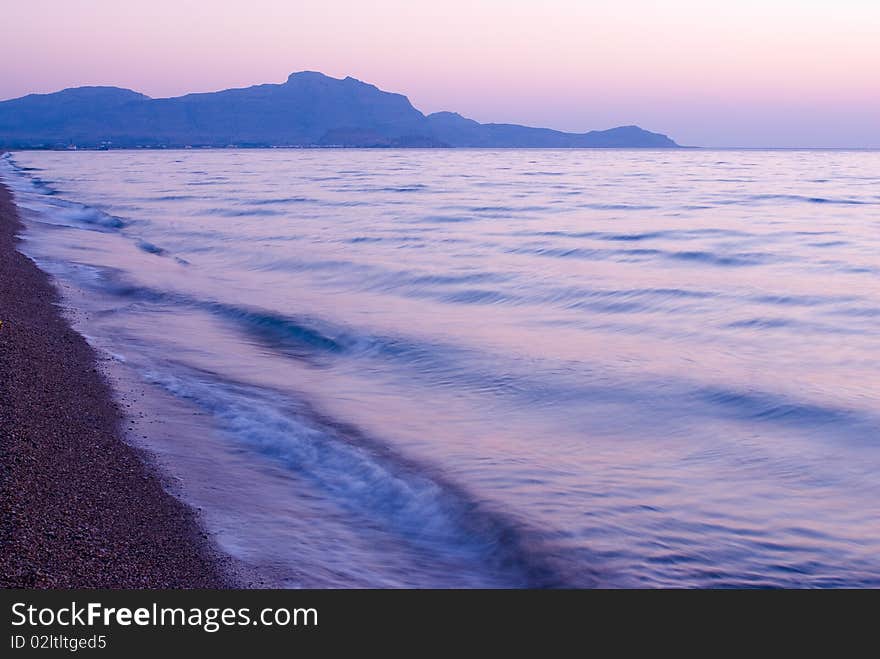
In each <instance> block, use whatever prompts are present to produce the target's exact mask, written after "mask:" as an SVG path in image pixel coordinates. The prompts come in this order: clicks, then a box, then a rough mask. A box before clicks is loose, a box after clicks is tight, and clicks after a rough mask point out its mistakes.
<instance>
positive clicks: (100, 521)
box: [0, 184, 230, 588]
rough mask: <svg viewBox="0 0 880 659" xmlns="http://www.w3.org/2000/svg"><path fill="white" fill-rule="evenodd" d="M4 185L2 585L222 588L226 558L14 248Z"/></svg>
mask: <svg viewBox="0 0 880 659" xmlns="http://www.w3.org/2000/svg"><path fill="white" fill-rule="evenodd" d="M21 228H22V227H21V223H20V220H19V218H18V215H17V212H16V209H15V206H14V203H13V200H12V197H11V195H10V192H9V190H8V189H7V188H6V187H4V186H3V185H2V184H0V321H2V326H0V587H4V588H16V587H21V588H217V587H224V586H227V585H230V581H229V579H228V578H227V577H226V576H225V575H226V569H225V565H224V560H223V558H222V557H220V556H219V555H218V554H217V553H216V552H215V551H214V550H213V549H212V547H211V545H210V543H209V542H208V541H207V540H206V538H205V535H204V534H203V533H202V531H201V529H200V528H199V525H198V522H197V519H196V518H195V515H194V513H193V512H192V511H191V510H190V509H189V508H187V507H186V506H185V505H183V504H182V503H181V502H179V501H178V500H177V499H175V498H174V497H173V496H171V495H170V494H168V493H167V492H166V491H165V489H164V488H163V486H162V481H161V477H160V476H159V474H158V473H157V472H156V471H155V469H154V468H153V467H151V466H150V463H149V460H148V459H147V456H145V455H143V454H142V453H141V452H140V451H139V450H138V449H136V448H134V447H132V446H130V445H129V444H127V443H125V441H124V440H123V430H122V423H123V421H124V415H123V412H122V410H121V409H120V406H119V405H118V403H117V402H116V401H115V400H114V398H113V393H112V391H111V388H110V386H109V384H108V383H107V381H106V379H105V378H104V376H103V375H102V374H101V372H100V370H99V369H98V365H97V360H96V354H95V352H94V351H93V350H92V348H91V347H89V345H88V344H87V343H86V341H85V339H84V338H83V337H82V336H81V335H79V334H78V333H77V332H75V331H74V330H73V329H72V328H71V326H70V324H69V322H68V321H67V320H66V319H65V318H64V317H63V315H62V313H61V309H60V307H59V306H58V303H59V296H58V293H57V292H56V290H55V289H54V287H53V285H52V283H51V282H50V280H49V278H48V277H47V275H46V274H45V273H43V272H42V271H41V270H39V269H38V268H37V266H36V265H35V264H34V263H33V261H31V260H30V259H29V258H27V257H25V256H24V255H22V254H21V253H20V252H18V251H17V250H16V243H17V238H16V234H17V233H18V232H19V231H20V230H21Z"/></svg>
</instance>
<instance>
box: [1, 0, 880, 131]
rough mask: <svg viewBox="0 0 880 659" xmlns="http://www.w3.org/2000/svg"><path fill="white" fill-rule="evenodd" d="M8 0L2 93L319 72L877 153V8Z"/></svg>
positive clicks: (159, 86)
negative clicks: (867, 148) (18, 0)
mask: <svg viewBox="0 0 880 659" xmlns="http://www.w3.org/2000/svg"><path fill="white" fill-rule="evenodd" d="M8 4H9V6H6V7H4V9H3V17H4V23H5V24H6V25H7V26H9V27H8V28H7V29H6V30H4V34H3V37H2V41H0V50H2V56H3V62H4V67H3V70H2V72H0V98H13V97H16V96H21V95H24V94H27V93H30V92H49V91H55V90H58V89H61V88H64V87H70V86H78V85H85V84H107V85H118V86H121V87H128V88H132V89H136V90H138V91H142V92H144V93H146V94H149V95H150V96H172V95H178V94H183V93H186V92H190V91H211V90H216V89H222V88H227V87H238V86H248V85H251V84H257V83H263V82H282V81H283V80H284V79H285V78H286V77H287V75H288V74H289V73H291V72H292V71H299V70H304V69H311V70H318V71H323V72H324V73H327V74H328V75H333V76H336V77H344V76H346V75H351V76H354V77H356V78H359V79H361V80H365V81H367V82H372V83H374V84H376V85H378V86H379V87H381V88H383V89H387V90H389V91H397V92H401V93H404V94H406V95H407V96H409V98H410V100H411V101H412V102H413V104H414V105H415V106H416V107H417V108H419V109H420V110H422V111H424V112H426V113H427V112H434V111H437V110H455V111H458V112H461V113H462V114H464V115H466V116H470V117H472V118H474V119H477V120H479V121H508V122H516V123H523V124H528V125H539V126H548V127H552V128H559V129H563V130H572V131H585V130H590V129H599V128H609V127H611V126H615V125H621V124H631V123H635V124H638V125H640V126H642V127H644V128H648V129H650V130H656V131H659V132H664V133H667V134H668V135H670V136H671V137H673V138H674V139H676V140H677V141H678V142H680V143H682V144H694V145H705V146H841V147H880V1H878V0H834V1H831V0H822V1H820V0H799V1H796V0H764V1H761V2H759V1H757V0H738V1H736V2H734V1H727V2H714V1H713V0H702V1H699V0H666V1H660V0H655V1H650V0H615V1H614V2H607V1H606V2H594V1H591V0H542V1H540V2H539V1H534V0H468V1H464V0H447V1H445V2H419V1H417V0H410V1H404V0H371V1H370V2H360V1H355V0H348V1H346V0H320V1H318V0H299V1H297V0H247V1H242V0H211V1H204V0H126V1H125V2H121V1H119V0H76V1H68V0H27V1H26V2H18V3H8Z"/></svg>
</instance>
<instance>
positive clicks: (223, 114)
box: [0, 71, 678, 149]
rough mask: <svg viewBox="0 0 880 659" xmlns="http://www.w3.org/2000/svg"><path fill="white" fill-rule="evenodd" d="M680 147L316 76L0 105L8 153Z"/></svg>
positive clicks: (88, 92)
mask: <svg viewBox="0 0 880 659" xmlns="http://www.w3.org/2000/svg"><path fill="white" fill-rule="evenodd" d="M233 146H235V147H253V148H259V147H334V146H338V147H422V148H424V147H484V148H530V147H533V148H677V147H678V145H677V144H676V143H675V142H674V141H673V140H671V139H670V138H669V137H667V136H666V135H662V134H660V133H652V132H650V131H647V130H644V129H642V128H639V127H638V126H620V127H618V128H611V129H609V130H594V131H590V132H587V133H565V132H562V131H557V130H551V129H549V128H531V127H528V126H519V125H516V124H495V123H488V124H481V123H478V122H476V121H474V120H472V119H467V118H465V117H462V116H461V115H459V114H457V113H454V112H437V113H434V114H429V115H427V116H426V115H424V114H422V113H421V112H419V111H418V110H417V109H416V108H414V107H413V106H412V104H411V103H410V102H409V99H408V98H407V97H406V96H403V95H401V94H394V93H390V92H386V91H382V90H381V89H379V88H378V87H376V86H374V85H370V84H367V83H365V82H361V81H360V80H355V79H354V78H350V77H349V78H345V79H338V78H331V77H329V76H326V75H324V74H322V73H317V72H314V71H302V72H299V73H293V74H291V75H290V77H289V78H288V79H287V81H286V82H284V83H282V84H265V85H256V86H253V87H247V88H243V89H226V90H223V91H218V92H212V93H203V94H187V95H185V96H179V97H176V98H155V99H154V98H150V97H149V96H145V95H144V94H139V93H137V92H134V91H131V90H129V89H121V88H119V87H76V88H71V89H65V90H63V91H59V92H55V93H53V94H30V95H28V96H23V97H21V98H17V99H12V100H8V101H2V102H0V148H6V149H65V148H85V149H101V148H104V149H107V148H185V147H194V148H198V147H215V148H216V147H233Z"/></svg>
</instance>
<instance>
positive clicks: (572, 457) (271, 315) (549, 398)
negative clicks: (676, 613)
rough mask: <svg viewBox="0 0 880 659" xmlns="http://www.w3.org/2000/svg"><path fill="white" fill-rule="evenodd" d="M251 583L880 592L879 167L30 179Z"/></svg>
mask: <svg viewBox="0 0 880 659" xmlns="http://www.w3.org/2000/svg"><path fill="white" fill-rule="evenodd" d="M0 172H2V176H3V177H4V179H5V180H6V181H7V183H8V184H10V185H11V186H12V187H13V189H14V191H15V193H16V198H17V201H18V203H19V204H20V206H21V207H22V209H23V211H24V216H25V220H26V224H27V226H28V229H27V233H26V242H25V244H24V249H25V251H26V252H27V253H28V254H29V255H31V256H33V257H34V258H35V259H36V260H37V261H38V262H39V263H40V264H41V266H43V267H44V268H45V269H46V270H48V271H49V272H51V273H52V274H53V275H55V276H56V278H57V279H58V281H59V283H60V284H61V285H62V288H63V290H64V292H65V295H66V298H65V299H66V303H67V305H68V306H69V307H70V308H71V313H72V314H73V318H74V320H75V322H76V326H77V327H78V328H79V329H80V330H81V331H82V332H83V333H84V334H86V335H87V336H88V338H89V339H90V340H91V341H92V343H93V344H94V345H96V346H97V347H98V348H99V349H100V350H101V351H102V354H103V355H104V358H105V360H106V364H107V369H108V372H109V373H111V374H112V377H113V379H114V382H115V383H116V386H117V388H118V391H119V393H120V395H121V396H122V397H123V399H124V401H125V403H126V405H130V406H131V407H130V408H129V409H130V411H131V416H132V422H131V427H130V429H129V435H130V437H131V440H132V441H135V442H137V443H139V444H140V445H142V446H145V447H146V448H147V449H148V450H149V451H150V452H151V454H152V455H153V456H154V458H155V460H156V461H157V462H159V463H160V464H161V465H162V467H163V469H165V471H166V473H167V474H168V475H169V488H170V489H171V490H172V491H174V492H175V493H176V494H177V495H178V496H180V497H182V498H183V499H184V500H186V501H187V502H189V503H190V504H191V505H193V506H194V507H195V508H197V509H199V511H200V514H201V517H202V520H203V522H204V524H205V527H206V530H207V531H208V533H210V535H211V536H212V538H213V539H214V540H215V541H216V543H217V544H218V546H219V547H220V548H221V549H222V550H223V551H225V552H227V553H228V554H229V555H231V556H232V557H233V558H234V559H236V561H237V564H238V565H239V567H240V569H241V571H242V573H243V574H245V575H246V577H243V578H246V579H249V580H250V581H249V583H255V584H266V585H280V586H312V587H321V586H380V587H384V586H450V587H470V586H488V587H493V586H499V587H508V586H511V587H516V586H591V585H598V586H636V587H638V586H880V153H878V152H842V151H841V152H828V151H824V152H823V151H692V150H686V151H581V150H573V151H551V150H548V151H544V150H508V151H480V150H433V151H431V150H426V151H419V150H401V151H398V150H266V151H234V150H233V151H167V152H112V151H111V152H92V153H66V152H65V153H54V152H43V153H37V152H33V153H18V154H15V155H14V156H13V157H12V158H11V159H7V160H6V161H5V162H3V163H2V164H0Z"/></svg>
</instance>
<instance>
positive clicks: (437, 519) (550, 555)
mask: <svg viewBox="0 0 880 659" xmlns="http://www.w3.org/2000/svg"><path fill="white" fill-rule="evenodd" d="M148 379H149V380H150V381H151V382H153V383H154V384H156V385H158V386H160V387H162V388H163V389H165V390H166V391H168V392H169V393H171V394H173V395H175V396H177V397H178V398H181V399H183V400H186V401H188V402H190V403H192V404H195V405H196V406H197V407H199V408H201V409H204V410H205V411H206V412H208V413H209V414H210V415H211V416H212V418H214V419H215V421H216V422H217V423H218V424H219V425H220V426H221V428H222V429H223V430H224V431H226V432H227V433H228V434H229V435H230V436H231V437H232V438H233V439H234V440H235V441H236V442H239V443H242V444H246V445H247V446H249V447H250V448H252V449H255V450H257V451H258V452H260V453H261V454H263V455H265V456H268V457H270V458H272V459H274V460H276V461H278V462H280V463H282V464H284V465H285V466H286V467H287V468H289V469H291V470H293V471H294V472H296V473H297V474H298V475H299V476H301V477H303V478H306V479H308V480H309V481H310V482H311V483H312V485H313V486H315V487H317V488H319V489H320V490H322V491H323V492H324V493H325V494H326V495H328V496H330V497H331V498H332V499H333V500H334V501H336V502H337V503H338V504H339V505H341V506H343V507H344V508H346V509H348V510H350V511H352V512H354V513H356V514H358V515H361V516H364V517H367V518H369V519H370V520H372V521H373V522H375V523H379V524H381V525H382V526H384V527H386V528H388V529H389V530H391V531H392V532H394V533H395V534H397V535H399V536H400V537H401V538H402V539H403V540H404V541H406V542H408V543H411V544H413V545H416V546H418V547H421V548H423V549H427V550H429V551H433V552H437V553H438V554H440V555H444V554H451V555H454V556H456V557H458V558H459V559H460V558H462V557H468V558H469V559H470V560H473V561H479V562H481V563H483V564H485V565H486V566H488V567H489V569H490V570H492V571H493V572H494V573H496V574H498V575H500V576H502V577H506V579H507V581H508V583H509V585H510V586H527V587H533V588H547V587H564V586H574V585H579V586H585V585H594V584H595V577H594V576H593V575H592V574H591V573H590V572H589V571H588V570H585V569H584V566H579V567H578V568H575V567H574V566H572V565H570V559H566V558H564V557H562V556H559V555H557V554H555V553H554V552H553V551H551V550H549V549H548V548H547V546H546V545H545V543H544V542H543V540H542V538H541V536H540V534H538V533H537V532H535V531H533V530H531V529H529V528H528V527H526V526H525V525H523V524H521V523H519V522H515V521H514V520H513V519H511V518H509V517H507V516H505V515H503V514H501V513H499V512H497V511H493V510H490V509H488V508H487V507H486V506H485V505H484V504H482V503H481V502H479V501H477V500H475V499H474V498H473V497H472V496H471V495H469V494H468V493H467V492H466V491H465V490H463V489H462V488H460V487H458V486H456V485H455V484H453V483H451V482H449V481H447V480H446V479H444V478H443V477H442V476H441V475H440V474H439V473H435V472H432V471H431V470H430V469H429V468H427V467H425V466H424V465H420V464H418V463H416V462H414V461H412V460H408V459H406V458H404V457H402V456H400V455H398V454H396V453H394V452H393V451H391V450H390V449H389V448H387V447H386V446H384V445H381V444H379V443H377V442H376V441H375V440H372V439H371V438H369V437H367V436H365V435H364V434H363V433H361V432H360V431H358V430H357V429H356V428H353V427H351V426H348V425H344V424H339V423H336V422H333V421H332V420H330V419H328V418H326V417H323V416H321V415H318V414H317V413H315V412H314V410H312V409H310V408H309V407H308V406H307V405H306V404H304V403H303V402H302V401H293V400H291V399H290V398H288V397H281V396H280V395H273V394H271V393H269V392H267V391H266V390H264V389H261V390H259V391H257V390H254V389H252V388H250V387H246V386H244V385H240V384H237V383H231V382H228V381H222V380H220V379H218V378H217V376H216V375H214V374H204V373H202V374H189V375H186V376H182V375H180V373H179V372H178V373H177V374H174V375H172V374H167V373H156V372H151V373H149V374H148Z"/></svg>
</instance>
